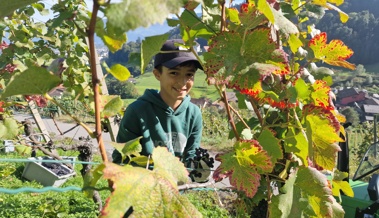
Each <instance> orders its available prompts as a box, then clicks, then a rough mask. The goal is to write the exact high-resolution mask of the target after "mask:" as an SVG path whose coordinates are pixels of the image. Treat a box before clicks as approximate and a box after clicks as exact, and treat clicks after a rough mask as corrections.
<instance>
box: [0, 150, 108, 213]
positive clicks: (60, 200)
mask: <svg viewBox="0 0 379 218" xmlns="http://www.w3.org/2000/svg"><path fill="white" fill-rule="evenodd" d="M65 154H66V155H71V156H72V155H74V156H75V155H77V154H73V152H72V151H71V152H66V153H65ZM39 155H41V154H39ZM26 158H27V157H26V156H23V155H19V154H17V153H0V159H26ZM99 158H100V157H96V159H95V161H100V159H99ZM24 166H25V163H22V162H0V187H1V188H6V189H12V190H14V189H17V188H21V187H31V188H37V189H40V188H43V186H42V185H41V184H39V183H37V182H35V181H33V182H31V181H28V180H26V179H24V178H23V177H22V172H23V170H24ZM80 169H81V165H80V164H76V165H75V171H76V176H75V177H71V178H70V179H68V180H67V181H66V182H65V183H64V184H63V185H62V186H61V187H66V186H75V187H82V186H83V179H82V177H81V176H80ZM7 171H8V173H7ZM99 184H100V186H101V187H107V181H105V180H100V183H99ZM109 193H110V192H109V191H101V192H100V195H101V197H102V199H103V202H104V200H105V199H106V197H107V196H108V195H109ZM0 208H2V209H1V210H0V217H72V218H80V217H83V218H91V217H98V212H97V205H96V204H95V203H94V202H93V201H92V199H90V198H87V197H85V196H84V194H83V193H81V192H77V191H67V192H53V191H49V192H43V193H30V192H21V193H17V194H5V193H0Z"/></svg>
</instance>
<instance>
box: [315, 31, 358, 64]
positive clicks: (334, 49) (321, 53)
mask: <svg viewBox="0 0 379 218" xmlns="http://www.w3.org/2000/svg"><path fill="white" fill-rule="evenodd" d="M309 47H310V48H311V49H312V50H313V53H314V56H315V58H317V59H319V60H321V61H324V62H325V63H327V64H330V65H333V66H339V67H345V68H348V69H351V70H354V69H355V65H354V64H351V63H349V62H347V61H346V59H348V58H350V57H351V56H352V55H353V53H354V52H353V51H352V50H351V49H350V48H348V47H347V46H346V45H345V44H344V43H343V42H342V41H341V40H337V39H334V40H332V41H330V43H329V44H327V35H326V33H325V32H322V33H320V34H318V35H316V36H314V37H313V39H311V40H310V41H309Z"/></svg>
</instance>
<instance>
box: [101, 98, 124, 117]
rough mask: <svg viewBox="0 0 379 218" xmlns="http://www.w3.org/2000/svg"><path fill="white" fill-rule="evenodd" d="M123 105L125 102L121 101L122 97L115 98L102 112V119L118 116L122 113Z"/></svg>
mask: <svg viewBox="0 0 379 218" xmlns="http://www.w3.org/2000/svg"><path fill="white" fill-rule="evenodd" d="M123 105H124V102H123V101H122V100H121V98H120V96H117V97H115V98H113V99H112V100H110V101H109V102H108V103H107V104H106V105H105V106H104V109H103V110H102V111H101V117H104V118H108V117H111V116H114V115H116V114H117V113H118V112H120V111H121V108H122V106H123Z"/></svg>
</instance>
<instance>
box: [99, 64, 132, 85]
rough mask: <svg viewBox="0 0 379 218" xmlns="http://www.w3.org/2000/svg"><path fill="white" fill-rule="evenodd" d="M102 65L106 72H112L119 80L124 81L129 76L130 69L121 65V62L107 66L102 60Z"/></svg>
mask: <svg viewBox="0 0 379 218" xmlns="http://www.w3.org/2000/svg"><path fill="white" fill-rule="evenodd" d="M103 67H105V70H106V71H107V72H108V73H110V74H112V75H113V76H114V77H115V78H116V79H118V80H119V81H125V80H127V79H128V78H129V77H130V71H129V70H128V68H126V67H124V66H122V65H121V64H115V65H112V67H111V68H109V67H108V66H107V65H106V63H105V62H104V63H103Z"/></svg>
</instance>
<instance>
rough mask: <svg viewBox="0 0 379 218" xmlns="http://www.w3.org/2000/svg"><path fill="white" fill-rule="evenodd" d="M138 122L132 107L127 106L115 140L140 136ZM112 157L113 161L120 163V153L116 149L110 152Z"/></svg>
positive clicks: (119, 141)
mask: <svg viewBox="0 0 379 218" xmlns="http://www.w3.org/2000/svg"><path fill="white" fill-rule="evenodd" d="M138 123H139V117H138V116H137V114H136V113H135V112H134V110H133V107H131V106H129V107H127V108H126V110H125V112H124V117H123V118H122V120H121V123H120V128H119V130H118V133H117V138H116V141H117V142H118V143H124V142H127V141H130V140H132V139H135V138H137V137H139V136H141V133H140V128H139V125H138ZM112 159H113V161H112V162H113V163H121V154H120V152H118V151H117V150H116V149H115V150H114V151H113V153H112Z"/></svg>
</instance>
